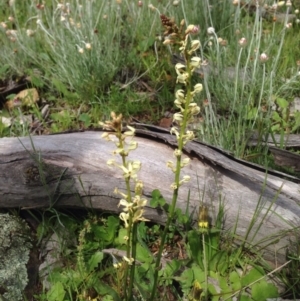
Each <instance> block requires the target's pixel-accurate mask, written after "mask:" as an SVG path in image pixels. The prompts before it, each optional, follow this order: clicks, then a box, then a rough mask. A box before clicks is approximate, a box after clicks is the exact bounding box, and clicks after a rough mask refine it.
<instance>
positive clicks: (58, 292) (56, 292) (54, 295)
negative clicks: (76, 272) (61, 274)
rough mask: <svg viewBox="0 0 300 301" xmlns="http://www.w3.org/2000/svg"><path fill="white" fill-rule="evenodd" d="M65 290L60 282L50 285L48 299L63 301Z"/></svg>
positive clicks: (49, 300)
mask: <svg viewBox="0 0 300 301" xmlns="http://www.w3.org/2000/svg"><path fill="white" fill-rule="evenodd" d="M65 294H66V292H65V290H64V287H63V285H62V283H61V282H56V283H54V284H53V285H52V287H51V289H50V290H49V292H48V293H47V300H48V301H63V300H64V298H65Z"/></svg>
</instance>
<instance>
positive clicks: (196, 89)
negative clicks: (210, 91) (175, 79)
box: [194, 84, 203, 93]
mask: <svg viewBox="0 0 300 301" xmlns="http://www.w3.org/2000/svg"><path fill="white" fill-rule="evenodd" d="M202 90H203V86H202V84H196V85H195V86H194V93H199V92H201V91H202Z"/></svg>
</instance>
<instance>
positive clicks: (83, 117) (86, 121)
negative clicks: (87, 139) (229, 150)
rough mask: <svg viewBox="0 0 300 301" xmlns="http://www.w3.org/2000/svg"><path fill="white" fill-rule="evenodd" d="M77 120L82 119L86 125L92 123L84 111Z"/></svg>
mask: <svg viewBox="0 0 300 301" xmlns="http://www.w3.org/2000/svg"><path fill="white" fill-rule="evenodd" d="M79 120H80V121H82V122H83V123H84V125H85V126H86V127H88V126H90V125H91V123H92V121H91V117H90V115H88V114H86V113H82V114H80V116H79Z"/></svg>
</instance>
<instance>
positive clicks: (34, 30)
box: [0, 0, 300, 300]
mask: <svg viewBox="0 0 300 301" xmlns="http://www.w3.org/2000/svg"><path fill="white" fill-rule="evenodd" d="M268 4H269V6H268ZM272 4H273V2H272V3H268V1H267V0H266V1H265V3H264V4H262V3H261V4H260V6H259V7H258V8H256V7H255V5H254V4H253V3H252V2H249V1H245V3H244V2H242V1H241V2H239V1H233V2H231V1H225V0H223V1H221V0H203V1H196V0H194V1H192V0H191V1H183V0H181V1H177V0H175V1H173V2H172V1H171V2H169V1H158V0H157V1H154V2H150V1H147V0H145V1H130V0H123V1H122V0H116V1H92V0H90V1H83V2H82V3H81V2H79V1H75V0H72V1H69V2H68V3H67V2H60V3H58V2H57V1H51V0H45V1H44V2H43V3H42V2H34V1H12V0H10V1H2V2H1V3H0V44H1V55H0V89H1V90H0V101H1V111H0V135H1V137H5V136H20V135H27V134H29V133H38V132H40V133H50V132H54V133H55V132H61V131H66V130H70V129H82V128H83V129H88V128H93V127H98V126H99V121H103V120H106V119H107V117H108V116H109V114H110V112H111V111H116V112H118V113H122V114H123V116H125V119H126V120H128V121H131V120H133V119H134V120H136V119H137V120H139V121H141V122H147V123H153V124H157V125H159V124H161V122H162V120H163V118H164V117H165V116H170V115H172V113H174V112H175V107H174V105H173V101H174V92H175V90H176V88H178V85H177V84H176V73H175V70H174V66H173V63H172V58H173V54H175V53H177V51H178V50H176V49H174V48H172V47H170V46H165V45H164V44H163V42H164V39H165V36H164V34H163V28H162V25H161V22H160V15H161V14H165V15H166V16H169V17H174V20H175V21H176V22H177V23H179V22H180V20H182V19H184V20H185V22H186V24H195V25H198V26H199V28H200V31H199V33H198V34H197V38H199V40H200V41H201V47H200V49H199V51H198V53H197V54H198V55H199V56H200V57H201V58H202V62H203V65H204V66H203V67H202V69H201V70H199V72H198V73H196V75H194V81H195V83H196V82H199V80H200V81H201V82H202V84H203V88H204V90H203V93H202V94H200V96H199V97H198V98H197V99H196V102H197V104H198V105H199V106H200V107H201V112H200V114H199V115H198V116H197V117H196V118H195V120H194V125H193V127H194V129H195V133H196V135H197V138H199V139H200V140H202V141H205V142H208V143H210V144H213V145H216V146H219V147H222V148H224V149H227V150H229V151H231V152H233V153H234V155H235V156H237V157H240V158H250V157H253V158H255V161H256V162H258V163H260V164H262V165H265V166H268V167H270V166H273V165H271V164H272V158H271V157H270V156H269V154H268V150H267V149H266V148H265V147H264V146H263V145H262V144H260V143H258V146H257V147H254V148H249V147H248V146H247V142H248V139H249V138H250V136H251V135H252V133H253V132H255V133H258V136H259V137H263V136H268V135H272V134H280V135H282V137H285V136H286V135H289V134H292V133H299V131H300V113H299V112H293V111H292V109H291V108H292V106H293V104H294V100H295V98H296V97H299V94H300V84H299V78H300V73H299V72H300V47H299V46H300V45H299V43H300V42H299V41H300V31H299V28H300V23H299V22H300V20H299V19H298V18H299V13H298V9H300V3H299V1H298V2H297V1H292V4H291V6H289V3H288V2H287V3H284V4H283V5H282V6H278V8H277V10H276V11H274V9H272V8H271V5H272ZM26 88H36V89H37V91H38V95H39V97H38V100H37V102H35V100H34V101H33V100H32V99H31V100H29V101H28V100H27V101H23V100H22V99H21V100H20V99H16V94H17V93H18V92H19V91H20V90H24V89H26ZM45 112H46V113H45ZM24 117H28V118H27V119H26V118H24ZM68 222H70V221H68ZM70 223H71V224H72V226H74V225H75V224H76V223H74V224H73V221H71V222H70ZM87 223H92V222H91V220H89V221H88V222H87ZM109 223H112V225H116V227H119V224H118V222H117V221H115V220H113V218H112V217H108V218H107V219H105V221H103V225H102V224H101V225H100V226H99V227H100V228H101V227H102V228H101V230H99V229H98V228H97V229H96V228H93V231H94V232H93V231H92V234H91V235H90V236H93V235H95V236H97V233H98V234H99V232H101V231H104V232H105V231H112V230H111V229H110V228H109V229H107V228H105V227H107V225H108V224H109ZM117 224H118V225H117ZM52 226H53V225H52ZM74 227H75V226H74ZM95 227H96V226H95ZM112 227H114V226H112ZM143 227H144V228H143ZM140 228H142V229H140V231H141V232H143V235H145V236H147V235H146V234H145V233H147V231H150V230H149V229H148V228H147V227H146V226H141V227H140ZM154 228H155V227H154ZM77 231H79V230H78V229H77ZM81 231H83V230H81ZM97 231H98V232H97ZM118 231H121V232H122V228H120V229H119V230H118ZM151 231H153V228H151ZM115 234H116V232H114V233H113V234H111V235H115ZM190 235H191V236H192V237H191V239H192V238H193V235H195V233H193V232H191V234H190ZM181 238H182V237H181ZM93 239H94V237H93ZM112 239H115V237H114V238H112ZM149 239H150V238H149ZM182 239H183V240H184V239H185V237H183V238H182ZM211 239H216V238H215V236H214V234H212V237H211ZM109 243H110V242H108V243H107V244H108V245H109ZM172 243H174V241H173V240H172V239H170V241H169V244H170V245H172ZM215 243H216V245H214V247H216V248H217V247H219V245H218V243H217V242H215ZM82 244H84V248H85V249H86V251H87V252H95V249H94V248H93V246H90V245H89V244H88V243H87V244H86V241H83V242H82ZM119 244H122V243H121V242H119ZM191 244H192V243H191ZM153 245H154V242H153V241H151V242H148V247H149V246H151V247H152V246H153ZM103 247H105V246H103ZM193 247H194V246H192V245H191V246H190V248H192V249H193ZM222 252H223V250H222ZM222 252H221V253H222ZM191 253H192V255H193V256H195V257H197V255H195V254H193V251H192V252H191ZM212 253H213V252H212ZM95 254H97V253H95ZM210 254H211V253H210ZM222 254H223V253H222ZM97 256H100V257H101V255H99V254H98V255H95V258H94V260H95V264H96V263H97V264H98V263H100V262H101V261H102V258H100V257H99V258H98V257H97ZM193 256H192V257H193ZM222 256H223V255H222ZM224 256H225V255H224ZM230 256H231V255H230ZM230 256H229V257H230ZM230 258H231V257H230ZM230 258H229V259H230ZM234 258H235V260H240V259H237V258H240V257H239V256H238V255H236V257H234ZM211 259H212V258H211ZM227 259H228V257H226V260H227ZM77 260H79V259H78V257H77ZM84 260H86V258H85V259H84ZM198 260H199V258H198ZM219 260H220V259H219ZM247 263H248V262H247V261H245V262H243V263H240V265H241V266H242V267H243V266H244V265H247ZM72 264H73V263H72ZM72 264H71V265H70V266H69V267H70V274H69V275H71V276H72V277H74V279H75V280H74V282H73V284H74V283H75V284H76V285H75V284H74V287H75V288H74V287H73V288H72V290H70V291H72V293H70V292H69V298H70V299H67V300H91V297H90V296H92V295H93V294H92V293H91V292H90V293H87V292H86V288H88V287H89V286H93V287H96V288H97V286H94V284H93V285H92V284H91V283H89V282H88V281H87V282H86V283H77V282H76V281H77V280H76V279H77V278H76V277H77V276H78V275H77V274H76V273H78V271H77V270H72V268H73V267H72ZM84 264H87V265H88V263H87V262H85V263H84ZM90 264H91V265H90V266H88V267H87V266H86V267H85V269H84V271H83V272H84V273H85V274H84V275H85V276H86V277H87V278H86V279H88V276H89V273H91V272H92V271H93V272H94V270H93V267H94V266H93V264H94V263H90ZM253 265H254V263H253ZM148 268H149V267H148ZM89 269H90V270H89ZM170 269H171V268H170ZM176 269H179V268H178V267H177V268H176ZM297 269H298V267H297V266H296V267H294V271H295V270H297ZM108 270H109V269H108ZM204 270H205V269H204ZM197 271H198V270H197V269H195V270H194V272H195V273H197ZM201 271H203V269H202V270H201ZM143 272H144V271H143V270H142V269H141V270H140V277H142V275H143ZM198 272H199V271H198ZM206 272H207V271H206ZM213 272H214V273H217V272H218V270H217V271H215V270H214V271H213ZM231 272H232V271H231ZM166 273H172V269H171V270H170V271H167V272H166ZM264 273H265V272H261V270H259V273H258V274H257V275H265V274H264ZM245 274H247V273H246V272H245ZM109 275H113V274H110V273H109V272H107V274H104V275H99V273H98V271H97V276H95V277H94V278H93V279H98V278H99V277H102V278H103V279H104V282H103V283H111V282H110V279H109V277H111V276H109ZM212 275H213V274H212ZM257 275H255V276H253V278H251V277H249V279H250V280H249V279H248V280H247V281H250V282H251V281H252V280H253V281H256V280H257V279H258V278H259V276H257ZM53 277H54V278H53V279H54V280H55V279H59V281H60V282H61V283H63V287H61V286H59V285H58V284H55V285H56V286H54V287H55V289H53V291H54V293H53V294H55V292H57V291H59V290H64V289H65V287H66V286H67V284H66V283H67V280H66V278H64V279H62V278H60V277H59V276H58V275H56V274H54V275H53ZM163 277H164V278H163V279H164V280H163V281H165V284H166V286H165V287H167V288H169V289H170V287H171V283H170V282H168V275H163ZM185 277H189V275H185ZM215 277H217V276H215ZM229 277H233V278H234V277H237V275H236V274H235V273H233V272H232V273H230V274H229ZM283 279H284V277H283ZM54 280H53V281H54ZM219 280H220V279H219ZM221 280H222V279H221ZM221 280H220V281H221ZM59 281H58V282H59ZM64 281H65V282H64ZM149 281H150V280H149ZM177 281H178V282H180V283H181V282H184V281H183V280H182V279H177ZM239 281H240V282H241V283H242V280H241V279H239ZM243 281H244V284H243V285H245V284H249V283H250V282H247V281H246V280H243ZM58 282H55V283H58ZM237 282H238V281H237ZM115 285H116V286H117V287H118V288H119V286H118V285H117V284H116V283H115ZM189 285H190V286H189V287H188V288H186V290H185V288H183V289H182V291H183V292H184V293H186V295H189V294H192V295H193V297H191V298H194V300H198V299H196V297H195V295H197V293H196V290H197V289H196V288H195V286H193V285H194V284H192V282H191V283H189ZM263 285H266V284H265V283H264V284H263ZM78 287H81V288H82V289H81V290H79V291H80V293H78V294H77V297H76V298H77V299H76V298H75V297H74V299H72V297H70V296H73V295H74V294H75V293H74V292H75V291H76V289H78ZM191 287H192V288H193V293H188V290H189V289H190V288H191ZM97 289H98V288H97ZM139 289H140V292H142V291H143V290H145V288H144V287H140V288H139ZM206 289H208V284H207V283H206ZM231 289H233V288H231ZM236 289H239V288H236ZM171 291H172V292H171ZM108 292H110V293H111V291H109V290H108ZM84 293H85V294H86V295H84ZM102 293H103V292H102ZM168 293H169V294H170V295H172V296H173V295H174V296H175V297H174V298H178V296H177V297H176V294H175V292H174V291H173V286H172V290H171V289H170V291H169V292H168ZM206 293H207V292H206ZM227 293H228V292H227ZM103 294H104V293H103ZM164 294H167V292H166V291H164ZM49 296H50V295H49V294H46V293H45V294H44V295H42V296H40V300H56V299H55V298H54V297H53V299H50V298H51V296H50V297H49ZM207 296H208V294H206V298H208V297H207ZM228 296H229V295H228ZM89 297H90V299H88V298H89ZM43 298H44V299H43ZM47 298H48V299H47ZM245 298H246V297H245ZM57 300H58V299H57ZM62 300H63V299H62ZM95 300H96V299H95ZM103 300H104V299H103ZM105 300H109V299H105ZM115 300H117V299H115ZM245 300H246V299H245ZM247 300H248V299H247ZM257 300H258V299H257Z"/></svg>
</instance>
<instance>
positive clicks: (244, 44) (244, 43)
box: [239, 38, 247, 47]
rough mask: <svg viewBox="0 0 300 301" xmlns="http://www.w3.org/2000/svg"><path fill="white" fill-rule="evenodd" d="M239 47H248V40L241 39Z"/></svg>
mask: <svg viewBox="0 0 300 301" xmlns="http://www.w3.org/2000/svg"><path fill="white" fill-rule="evenodd" d="M239 45H240V46H241V47H244V46H246V45H247V40H246V38H241V39H240V40H239Z"/></svg>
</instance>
